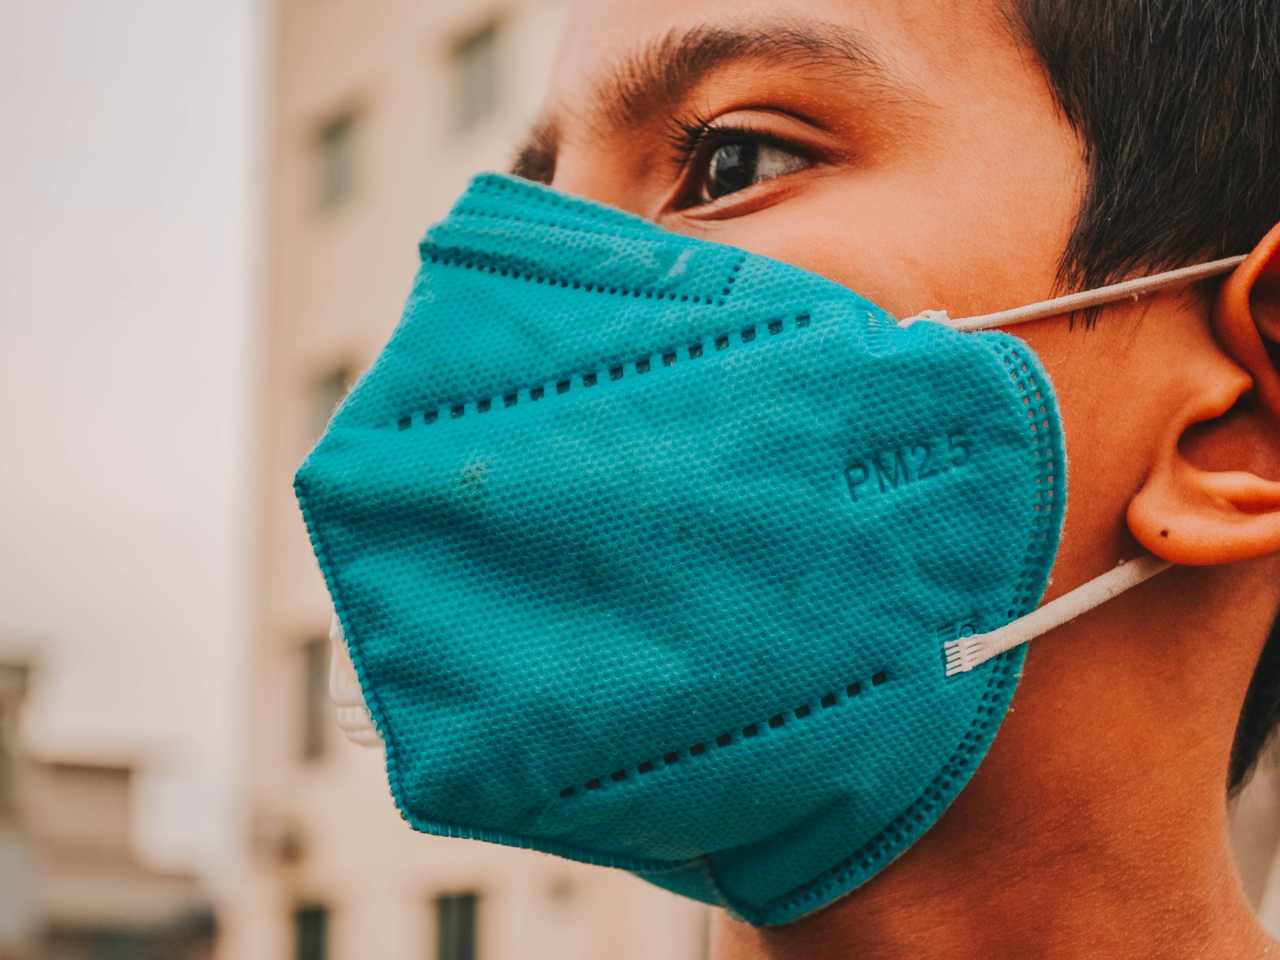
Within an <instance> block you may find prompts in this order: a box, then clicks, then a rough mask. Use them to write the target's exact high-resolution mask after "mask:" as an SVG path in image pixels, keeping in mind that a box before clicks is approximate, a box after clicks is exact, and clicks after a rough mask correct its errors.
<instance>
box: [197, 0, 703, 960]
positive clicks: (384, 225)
mask: <svg viewBox="0 0 1280 960" xmlns="http://www.w3.org/2000/svg"><path fill="white" fill-rule="evenodd" d="M567 6H568V5H567V3H566V2H564V0H498V2H492V0H451V2H448V3H446V2H442V0H277V11H276V23H275V30H276V35H275V50H274V58H273V60H274V90H273V94H272V96H273V116H272V138H273V144H272V170H271V192H270V199H269V204H270V225H269V226H270V241H269V247H268V251H269V264H268V269H269V274H268V278H267V281H268V283H267V285H268V292H269V302H268V304H267V309H266V323H267V340H266V344H265V361H264V388H263V402H264V416H263V419H262V421H261V433H262V443H263V447H262V451H263V453H262V457H261V464H262V466H261V491H262V493H261V497H260V507H259V510H260V518H259V519H260V525H259V535H258V546H259V549H260V574H261V576H260V583H261V596H260V598H259V610H260V616H259V621H258V631H257V638H256V643H255V650H254V653H253V661H252V668H253V669H252V673H253V677H254V679H253V684H254V686H253V691H252V708H251V709H252V718H251V724H250V726H251V729H252V736H251V742H250V749H251V751H252V771H251V783H252V796H251V798H250V806H251V818H252V828H251V831H252V836H253V844H252V846H253V849H252V854H251V858H250V865H249V877H248V881H247V882H246V883H245V884H243V885H242V887H241V888H240V890H239V892H238V893H237V894H236V896H235V898H234V900H233V901H232V902H230V903H228V904H227V906H226V909H225V911H224V912H223V916H222V918H221V919H222V923H221V934H222V935H221V938H220V946H219V953H220V955H221V956H223V957H226V958H228V960H231V958H234V960H284V958H297V960H327V958H332V960H410V958H412V960H515V958H528V960H537V958H543V957H546V958H553V957H554V958H556V960H574V958H583V960H586V958H588V957H601V956H608V957H610V958H613V960H629V958H637V960H638V958H641V957H646V958H648V957H662V958H664V960H697V958H701V957H703V956H705V952H706V937H707V932H706V931H707V916H706V912H705V911H704V910H703V909H702V908H701V907H699V906H698V905H696V904H692V903H689V902H687V901H682V900H679V899H677V898H675V897H672V896H671V895H669V894H667V893H665V892H663V891H660V890H657V889H656V888H652V887H650V886H648V885H646V884H644V883H643V882H642V881H639V880H637V879H635V878H633V877H631V876H629V875H627V874H624V873H620V872H618V871H610V870H604V869H598V868H590V867H584V866H581V865H577V864H572V863H568V862H566V861H562V860H558V859H555V858H552V857H548V856H545V855H542V854H538V853H533V852H529V851H521V850H513V849H508V848H505V847H499V846H492V845H488V844H481V843H474V842H464V841H456V840H448V839H441V838H434V837H426V836H422V835H419V834H415V833H413V832H412V831H411V830H410V829H409V828H408V827H407V826H406V825H405V824H404V823H403V822H402V821H401V819H400V816H399V814H398V813H397V811H396V810H395V807H394V804H393V802H392V800H391V797H390V795H389V791H388V788H387V785H386V777H385V773H384V770H383V766H382V764H383V758H382V753H381V751H380V750H369V749H365V748H361V747H358V746H354V745H352V744H350V743H347V742H346V741H345V740H344V739H343V738H342V736H341V734H340V732H339V730H338V728H337V727H336V725H335V723H334V719H333V707H332V704H331V703H330V702H329V701H328V698H327V696H326V681H327V672H328V668H329V648H328V645H327V643H326V639H325V638H326V635H327V631H328V626H329V619H330V615H331V607H330V605H329V600H328V597H327V594H326V592H325V588H324V584H323V582H322V579H321V576H320V573H319V571H318V569H317V567H316V563H315V561H314V559H313V557H312V555H311V550H310V547H309V545H308V541H307V536H306V532H305V529H304V526H303V523H302V519H301V516H300V514H299V512H298V509H297V506H296V504H295V502H294V498H293V492H292V485H291V481H292V476H293V472H294V470H295V469H296V468H297V466H298V464H299V463H300V462H301V460H302V458H303V457H304V455H305V454H306V452H307V450H308V449H309V447H310V446H311V444H312V443H313V442H314V441H315V439H316V438H317V437H318V435H319V434H320V432H321V431H322V429H323V427H324V424H325V422H326V421H327V419H328V417H329V415H330V413H331V412H332V410H333V408H334V406H335V404H336V403H337V402H338V400H339V399H340V398H341V397H342V396H343V394H344V393H345V391H346V390H347V388H348V387H349V385H350V384H351V382H352V381H353V380H354V379H355V378H356V377H358V376H359V374H360V373H361V371H362V370H364V369H365V368H366V367H367V366H368V364H369V363H370V362H371V361H372V360H373V358H374V356H375V355H376V354H377V352H378V350H379V348H380V347H381V345H382V343H383V342H384V341H385V340H386V338H387V336H388V334H389V333H390V331H391V329H392V327H393V326H394V324H395V322H396V321H397V319H398V318H399V314H400V310H401V306H402V303H403V300H404V298H405V296H406V294H407V293H408V290H409V287H410V284H411V281H412V278H413V275H414V272H415V270H416V266H417V246H416V245H417V241H418V239H419V238H420V237H421V235H422V233H423V232H424V230H425V229H426V227H427V226H428V225H429V224H430V223H432V222H433V221H435V220H437V219H439V218H440V217H441V216H442V215H443V214H444V213H445V212H446V211H447V209H448V206H449V204H450V202H451V201H452V200H453V198H454V197H456V196H457V194H458V193H459V192H460V191H461V189H462V188H463V186H464V185H465V183H466V181H467V179H468V177H469V176H470V175H471V174H472V173H474V172H476V171H478V170H482V169H495V168H496V169H503V168H505V167H507V166H509V164H510V161H511V159H512V155H513V152H514V150H515V148H516V145H517V143H518V141H519V140H520V138H521V137H522V136H523V134H524V132H525V130H526V129H527V127H528V125H529V124H530V123H531V121H532V120H533V119H534V118H535V116H536V112H537V109H538V106H539V103H540V100H541V97H542V93H543V90H544V88H545V85H546V78H547V75H548V72H549V69H550V64H551V61H552V58H553V56H554V52H555V46H556V43H557V38H558V35H559V32H560V30H561V27H562V25H563V22H564V19H565V17H566V14H567V12H568V11H567Z"/></svg>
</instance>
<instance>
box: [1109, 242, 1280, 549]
mask: <svg viewBox="0 0 1280 960" xmlns="http://www.w3.org/2000/svg"><path fill="white" fill-rule="evenodd" d="M1212 326H1213V333H1214V338H1215V340H1216V341H1217V344H1218V346H1219V347H1220V348H1221V352H1220V353H1218V355H1217V358H1216V359H1217V362H1216V363H1215V362H1214V358H1209V357H1206V358H1204V362H1203V363H1202V364H1201V365H1199V366H1198V367H1197V374H1198V375H1197V376H1194V377H1191V378H1189V379H1188V382H1187V384H1186V386H1187V388H1188V392H1187V396H1186V397H1185V403H1184V404H1183V407H1182V409H1180V410H1179V411H1178V412H1177V414H1176V416H1174V417H1173V418H1171V420H1170V421H1169V428H1168V430H1167V431H1166V434H1165V437H1164V439H1163V442H1162V446H1161V449H1160V452H1159V454H1158V456H1157V459H1156V462H1155V463H1154V464H1153V466H1152V470H1151V472H1150V473H1149V475H1148V478H1147V481H1146V483H1145V484H1144V485H1143V487H1142V489H1141V490H1140V491H1139V492H1138V495H1137V496H1136V497H1134V499H1133V501H1132V502H1131V503H1130V505H1129V511H1128V522H1129V529H1130V531H1131V532H1132V533H1133V535H1134V536H1135V537H1136V538H1137V539H1138V541H1139V542H1140V543H1141V544H1142V545H1143V546H1144V547H1146V548H1147V549H1148V550H1150V551H1151V552H1152V553H1154V554H1156V555H1157V556H1160V557H1164V558H1165V559H1167V560H1172V561H1173V562H1174V563H1180V564H1189V565H1206V564H1219V563H1233V562H1236V561H1241V560H1248V559H1252V558H1254V557H1260V556H1266V555H1268V554H1271V553H1275V552H1277V551H1280V482H1277V480H1278V479H1280V374H1277V371H1276V365H1275V362H1274V359H1275V358H1276V357H1277V356H1280V351H1277V349H1276V341H1277V340H1278V339H1280V226H1277V227H1276V228H1275V229H1274V230H1272V231H1271V233H1269V234H1268V235H1267V236H1266V237H1265V238H1264V239H1263V241H1262V242H1261V243H1260V244H1259V245H1258V247H1257V248H1256V249H1255V250H1254V251H1253V253H1252V254H1251V255H1250V256H1249V258H1248V259H1247V260H1246V261H1245V262H1244V263H1242V264H1241V265H1240V266H1239V267H1238V268H1237V269H1236V271H1235V272H1234V273H1233V274H1232V275H1231V277H1230V278H1228V279H1227V281H1226V282H1225V283H1224V284H1223V286H1222V288H1221V290H1220V291H1219V294H1218V296H1217V298H1216V300H1215V302H1214V306H1213V316H1212Z"/></svg>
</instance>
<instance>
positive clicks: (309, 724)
mask: <svg viewBox="0 0 1280 960" xmlns="http://www.w3.org/2000/svg"><path fill="white" fill-rule="evenodd" d="M302 659H303V669H302V673H303V691H302V703H303V707H302V709H303V717H302V756H303V758H304V759H307V760H319V759H320V758H321V757H323V756H324V740H325V735H324V734H325V726H326V725H327V721H328V719H329V641H328V640H323V639H322V640H312V641H310V642H309V643H307V644H306V646H304V647H303V648H302Z"/></svg>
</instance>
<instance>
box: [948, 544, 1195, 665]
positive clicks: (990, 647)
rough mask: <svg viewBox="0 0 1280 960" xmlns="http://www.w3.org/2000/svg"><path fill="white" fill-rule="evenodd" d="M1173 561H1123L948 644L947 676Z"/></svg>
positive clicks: (1102, 600)
mask: <svg viewBox="0 0 1280 960" xmlns="http://www.w3.org/2000/svg"><path fill="white" fill-rule="evenodd" d="M1171 566H1173V564H1172V563H1170V562H1169V561H1168V560H1162V559H1160V558H1159V557H1156V556H1153V555H1151V554H1147V555H1146V556H1143V557H1138V558H1137V559H1136V560H1130V561H1129V562H1127V563H1122V564H1120V565H1119V566H1118V567H1116V568H1115V569H1114V570H1110V571H1108V572H1107V573H1104V574H1103V575H1102V576H1100V577H1095V578H1094V579H1093V580H1090V581H1089V582H1088V583H1086V584H1084V585H1083V586H1079V587H1076V589H1074V590H1072V591H1071V592H1070V593H1064V594H1063V595H1062V596H1060V597H1059V598H1058V599H1057V600H1054V601H1053V602H1051V603H1046V604H1045V605H1044V606H1043V607H1040V608H1039V609H1038V610H1035V611H1033V612H1031V613H1029V614H1027V615H1026V616H1025V617H1019V618H1018V619H1017V620H1015V621H1013V623H1007V624H1005V625H1004V626H1003V627H1001V628H1000V629H998V630H992V631H991V632H990V633H982V634H979V635H978V636H976V637H962V638H960V639H959V640H952V641H951V642H950V643H947V644H946V645H945V650H946V654H947V676H948V677H953V676H955V675H956V674H957V673H967V672H968V671H970V670H972V669H973V668H974V667H976V666H978V665H979V664H981V663H986V662H987V661H988V660H990V659H991V658H992V657H996V656H999V655H1000V654H1002V653H1004V652H1005V651H1006V650H1012V649H1013V648H1014V647H1016V646H1018V645H1019V644H1023V643H1026V642H1027V641H1028V640H1032V639H1034V638H1035V637H1038V636H1040V635H1041V634H1042V633H1048V632H1049V631H1050V630H1052V629H1053V628H1054V627H1060V626H1062V624H1064V623H1066V622H1067V621H1068V620H1074V619H1075V618H1076V617H1078V616H1080V614H1082V613H1085V612H1087V611H1089V610H1092V609H1093V608H1094V607H1097V606H1101V605H1102V604H1104V603H1106V602H1107V601H1108V600H1110V599H1111V598H1112V597H1116V596H1119V595H1120V594H1122V593H1124V592H1125V591H1126V590H1129V589H1132V588H1133V587H1136V586H1137V585H1138V584H1140V583H1144V582H1146V581H1147V580H1150V579H1151V578H1152V577H1154V576H1155V575H1156V574H1158V573H1163V572H1164V571H1166V570H1168V569H1169V568H1170V567H1171Z"/></svg>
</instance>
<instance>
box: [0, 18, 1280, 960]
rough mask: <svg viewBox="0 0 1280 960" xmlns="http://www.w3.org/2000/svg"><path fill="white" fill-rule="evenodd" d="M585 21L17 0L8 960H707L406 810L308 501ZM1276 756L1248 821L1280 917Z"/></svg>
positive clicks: (628, 882) (677, 922)
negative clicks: (486, 179)
mask: <svg viewBox="0 0 1280 960" xmlns="http://www.w3.org/2000/svg"><path fill="white" fill-rule="evenodd" d="M568 8H569V4H568V0H450V2H448V3H444V2H440V0H274V2H273V0H177V2H175V0H113V2H112V3H110V4H100V3H85V2H83V0H0V370H2V376H0V960H35V958H59V960H61V958H66V960H73V958H74V960H81V958H84V960H99V958H101V960H125V958H130V960H132V958H142V960H153V958H154V960H160V958H165V960H168V958H175V960H177V958H182V960H185V958H206V957H214V956H216V957H219V958H225V960H289V958H294V960H327V958H333V960H374V958H377V960H410V958H413V960H433V958H434V960H509V958H510V960H514V958H529V960H537V958H543V957H545V958H552V957H554V958H556V960H576V958H583V960H585V958H588V957H592V958H594V957H609V958H611V960H631V958H636V960H639V958H642V957H661V958H664V960H665V958H670V960H686V958H687V960H700V958H703V957H705V955H706V942H707V915H706V913H705V911H704V910H703V909H702V908H700V907H698V906H697V905H694V904H691V903H689V902H686V901H681V900H677V899H675V898H674V897H671V896H669V895H667V894H665V893H663V892H661V891H658V890H656V889H654V888H651V887H648V886H647V885H645V884H643V883H642V882H640V881H638V880H635V879H633V878H632V877H630V876H629V875H626V874H622V873H619V872H616V871H608V870H603V869H595V868H586V867H581V866H578V865H575V864H570V863H567V862H564V861H559V860H554V859H552V858H550V857H546V856H543V855H541V854H537V853H532V852H528V851H518V850H510V849H507V848H502V847H496V846H488V845H483V844H476V843H466V842H460V841H450V840H444V839H439V838H430V837H424V836H421V835H418V834H414V833H412V832H411V831H410V830H409V829H408V828H407V827H406V826H405V825H404V824H403V823H402V822H401V820H400V818H399V815H398V814H397V812H396V811H395V808H394V805H393V804H392V802H391V798H390V796H389V794H388V791H387V787H386V781H385V777H384V774H383V771H382V757H381V753H380V751H376V750H369V749H364V748H361V747H358V746H354V745H352V744H350V743H348V742H347V741H346V740H345V739H344V738H343V737H342V736H341V733H340V731H339V730H338V728H337V727H336V725H335V723H334V719H333V708H332V705H331V704H330V703H329V701H328V697H327V677H328V670H329V645H328V643H327V641H326V633H327V630H328V623H329V618H330V613H331V611H330V607H329V604H328V599H327V596H326V594H325V590H324V585H323V583H322V581H321V578H320V575H319V572H318V570H317V569H316V566H315V563H314V560H313V559H312V556H311V551H310V548H309V546H308V543H307V538H306V535H305V531H304V529H303V526H302V523H301V519H300V517H299V515H298V511H297V509H296V506H295V503H294V500H293V494H292V489H291V478H292V474H293V471H294V468H295V467H296V465H297V464H298V463H299V462H300V461H301V459H302V457H303V455H304V454H305V453H306V451H307V449H308V448H309V447H310V445H311V444H312V443H313V442H314V440H315V439H316V438H317V437H318V436H319V434H320V432H321V430H322V429H323V427H324V425H325V423H326V421H327V419H328V417H329V415H330V413H331V412H332V410H333V408H334V406H335V405H336V404H337V402H338V401H339V400H340V399H341V398H342V396H343V395H344V394H345V392H346V390H347V389H348V387H349V386H350V384H351V383H352V382H353V381H354V379H355V378H356V377H358V376H359V374H360V372H361V371H362V370H363V369H364V368H365V367H366V366H367V365H368V364H369V363H370V362H371V360H372V359H373V357H374V356H375V354H376V352H377V351H378V348H379V347H380V345H381V343H382V342H383V340H384V339H385V338H386V336H387V335H388V333H389V332H390V330H391V328H392V326H393V325H394V324H395V322H396V320H397V319H398V316H399V312H400V307H401V303H402V301H403V298H404V296H405V295H406V293H407V292H408V289H409V285H410V282H411V279H412V276H413V273H414V270H415V267H416V257H417V252H416V242H417V240H418V238H419V237H420V236H421V234H422V233H423V231H424V229H425V228H426V226H427V225H428V224H430V223H431V222H432V221H434V220H436V219H438V218H439V217H440V216H442V215H443V214H444V213H445V211H446V209H447V207H448V205H449V203H450V201H451V200H452V199H453V197H454V196H455V195H456V194H457V193H458V192H459V191H460V190H461V188H462V187H463V185H464V184H465V182H466V180H467V178H468V177H469V176H470V175H471V174H472V173H474V172H476V171H478V170H482V169H505V168H506V167H507V166H509V164H510V161H511V159H512V157H513V154H514V151H515V148H516V146H517V144H518V143H519V141H520V139H521V137H522V136H523V134H524V133H525V132H526V130H527V129H528V127H529V125H530V124H531V123H532V121H533V120H534V119H535V118H536V116H537V111H538V107H539V104H540V101H541V98H542V94H543V91H544V89H545V86H546V83H547V77H548V74H549V71H550V67H551V63H552V60H553V57H554V53H555V47H556V43H557V37H558V35H559V33H560V31H561V29H562V28H563V25H564V22H565V19H566V16H567V14H568ZM1278 770H1280V765H1278V764H1277V762H1276V759H1275V756H1274V751H1272V752H1270V753H1268V754H1267V756H1266V757H1265V758H1264V762H1263V764H1262V765H1261V767H1260V769H1259V772H1258V774H1257V775H1256V776H1255V778H1254V780H1253V782H1252V784H1251V785H1250V787H1249V788H1248V790H1247V791H1246V792H1245V794H1244V795H1243V796H1242V797H1241V798H1240V799H1239V801H1237V803H1236V804H1235V806H1234V809H1233V820H1232V839H1233V844H1234V846H1235V850H1236V854H1237V861H1238V863H1239V865H1240V870H1241V876H1242V879H1243V881H1244V884H1245V887H1246V891H1247V892H1248V895H1249V897H1250V899H1251V901H1252V902H1253V904H1254V905H1255V906H1256V907H1257V908H1258V910H1259V912H1260V915H1261V917H1262V919H1263V922H1264V923H1265V924H1266V925H1267V926H1268V928H1269V929H1271V930H1272V931H1273V932H1280V870H1278V869H1277V867H1276V852H1277V843H1278V841H1280V773H1277V771H1278Z"/></svg>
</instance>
